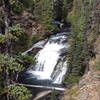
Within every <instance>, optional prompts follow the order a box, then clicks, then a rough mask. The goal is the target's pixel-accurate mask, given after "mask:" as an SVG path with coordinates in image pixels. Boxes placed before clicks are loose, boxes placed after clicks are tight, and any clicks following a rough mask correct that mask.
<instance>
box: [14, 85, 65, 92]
mask: <svg viewBox="0 0 100 100" xmlns="http://www.w3.org/2000/svg"><path fill="white" fill-rule="evenodd" d="M15 84H16V85H19V86H26V87H32V88H44V89H50V90H58V91H65V88H59V87H50V86H42V85H29V84H20V83H15Z"/></svg>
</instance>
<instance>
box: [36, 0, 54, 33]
mask: <svg viewBox="0 0 100 100" xmlns="http://www.w3.org/2000/svg"><path fill="white" fill-rule="evenodd" d="M34 15H35V16H36V19H37V21H38V22H39V23H40V24H41V25H42V26H43V28H44V30H45V32H48V33H50V32H52V31H53V30H54V28H55V27H54V26H53V25H52V22H53V2H52V0H36V1H35V9H34Z"/></svg>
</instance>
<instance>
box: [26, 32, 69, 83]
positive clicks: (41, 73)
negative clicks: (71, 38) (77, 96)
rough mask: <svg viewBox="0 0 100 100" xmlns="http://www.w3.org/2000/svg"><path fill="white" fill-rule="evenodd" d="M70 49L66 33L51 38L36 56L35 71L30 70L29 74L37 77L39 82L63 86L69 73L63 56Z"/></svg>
mask: <svg viewBox="0 0 100 100" xmlns="http://www.w3.org/2000/svg"><path fill="white" fill-rule="evenodd" d="M68 47H69V45H68V44H67V36H66V34H65V33H59V34H57V35H56V36H55V35H54V36H51V37H50V39H49V40H48V42H47V43H46V44H45V46H44V48H43V49H42V50H40V51H39V52H38V53H37V55H36V56H35V59H36V65H35V69H34V70H29V71H28V73H31V74H33V75H34V76H36V78H37V79H38V80H51V81H53V83H54V84H61V83H62V80H63V78H64V75H65V74H66V71H67V63H66V61H64V59H63V58H64V55H63V54H64V53H65V52H66V51H67V48H68Z"/></svg>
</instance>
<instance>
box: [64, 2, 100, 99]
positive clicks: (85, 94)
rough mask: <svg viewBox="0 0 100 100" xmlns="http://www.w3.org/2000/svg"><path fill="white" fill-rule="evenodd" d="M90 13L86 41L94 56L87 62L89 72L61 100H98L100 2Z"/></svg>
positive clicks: (99, 94)
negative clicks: (92, 30) (89, 27)
mask: <svg viewBox="0 0 100 100" xmlns="http://www.w3.org/2000/svg"><path fill="white" fill-rule="evenodd" d="M94 7H95V8H94V10H93V11H92V22H91V23H90V26H91V29H93V28H94V29H95V30H96V32H90V31H89V30H91V29H88V32H87V33H88V35H87V39H88V42H89V45H91V46H92V48H91V51H93V53H94V54H95V56H94V57H92V58H91V59H90V61H89V70H88V72H86V73H85V74H84V75H83V77H82V78H81V80H80V81H79V83H78V84H76V85H74V86H73V87H72V88H71V89H69V90H67V91H66V92H65V97H64V98H63V100H100V34H99V33H100V2H99V1H98V2H96V5H95V6H94Z"/></svg>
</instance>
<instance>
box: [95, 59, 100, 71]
mask: <svg viewBox="0 0 100 100" xmlns="http://www.w3.org/2000/svg"><path fill="white" fill-rule="evenodd" d="M96 69H97V70H100V59H99V60H98V61H97V62H96Z"/></svg>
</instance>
